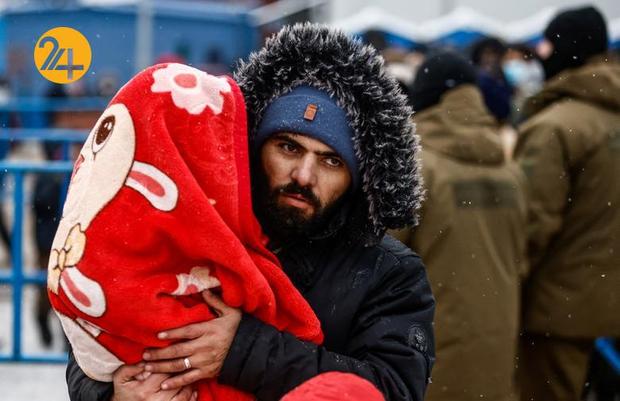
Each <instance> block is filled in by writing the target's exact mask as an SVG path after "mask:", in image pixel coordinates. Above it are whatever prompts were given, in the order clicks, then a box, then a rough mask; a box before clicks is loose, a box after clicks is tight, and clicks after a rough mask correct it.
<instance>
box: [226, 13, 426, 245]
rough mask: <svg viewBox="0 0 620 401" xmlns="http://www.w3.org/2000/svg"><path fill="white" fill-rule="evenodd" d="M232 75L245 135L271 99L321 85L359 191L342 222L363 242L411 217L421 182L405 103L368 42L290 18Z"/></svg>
mask: <svg viewBox="0 0 620 401" xmlns="http://www.w3.org/2000/svg"><path fill="white" fill-rule="evenodd" d="M235 80H236V81H237V82H238V84H239V86H240V87H241V89H242V91H243V93H244V95H245V100H246V103H247V110H248V126H249V129H250V139H251V140H252V138H253V136H254V133H255V132H256V128H257V126H258V124H259V123H260V120H261V118H262V116H263V113H264V111H265V109H266V107H267V106H268V105H269V104H270V103H271V102H272V101H273V100H274V99H275V98H277V97H279V96H281V95H283V94H285V93H287V92H289V91H291V90H292V89H293V88H294V87H296V86H299V85H302V84H305V85H311V86H313V87H316V88H318V89H322V90H325V91H327V92H328V93H329V94H330V95H332V96H333V97H334V98H335V99H336V102H337V103H338V105H339V106H340V107H342V108H343V109H344V110H345V111H346V113H347V116H348V118H349V121H350V124H351V127H352V128H353V130H354V132H355V134H354V138H353V143H354V147H355V152H356V156H357V158H358V161H359V170H360V175H361V191H362V192H363V195H364V196H361V197H356V199H361V202H363V203H364V205H363V209H365V212H362V213H359V212H358V213H353V214H352V215H353V216H357V217H355V218H356V219H360V218H362V219H363V217H361V216H364V215H365V216H366V219H365V220H366V221H363V222H359V221H356V222H350V223H353V224H354V225H355V226H357V227H359V231H360V232H359V233H358V234H362V235H364V236H365V241H366V242H367V243H369V244H370V243H376V242H377V241H379V240H380V238H381V237H382V236H383V235H384V233H385V231H386V229H388V228H390V229H391V228H401V227H403V226H405V225H415V224H417V210H418V209H419V208H420V204H421V201H422V199H423V189H422V178H421V175H420V167H419V162H418V160H417V157H416V155H417V154H418V149H419V145H418V142H419V141H418V138H417V136H416V135H415V130H414V126H413V124H412V122H411V116H412V110H411V108H410V107H409V106H408V104H407V99H406V97H405V95H404V94H403V93H402V92H401V90H400V88H399V87H398V84H397V83H396V81H395V80H394V79H393V78H391V77H389V76H388V75H387V73H386V71H385V68H384V65H383V58H382V57H381V56H380V55H379V54H378V53H377V51H376V50H375V49H374V48H373V47H371V46H366V45H364V44H362V43H361V42H360V41H359V40H355V39H352V38H350V37H348V36H346V35H345V34H344V33H343V32H341V31H339V30H335V29H332V28H329V27H327V26H325V25H319V24H312V23H304V24H295V25H293V26H287V27H284V28H283V29H282V30H281V31H280V32H278V33H277V34H275V35H274V36H272V37H271V38H270V39H268V40H267V42H266V44H265V46H264V47H263V48H262V49H261V50H260V51H258V52H254V53H252V54H251V55H250V57H249V60H248V61H247V62H243V61H241V62H240V64H239V67H238V69H237V71H236V73H235ZM356 207H359V205H356Z"/></svg>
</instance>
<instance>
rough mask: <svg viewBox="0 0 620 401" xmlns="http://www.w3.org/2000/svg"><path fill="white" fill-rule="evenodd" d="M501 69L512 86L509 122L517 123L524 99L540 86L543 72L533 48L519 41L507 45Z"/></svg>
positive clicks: (520, 118)
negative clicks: (512, 94)
mask: <svg viewBox="0 0 620 401" xmlns="http://www.w3.org/2000/svg"><path fill="white" fill-rule="evenodd" d="M502 71H503V72H504V76H505V77H506V80H507V81H508V83H509V84H510V85H511V86H512V87H513V88H514V96H513V98H512V112H511V116H510V122H511V123H512V124H513V125H517V124H518V123H520V122H522V121H521V120H522V113H521V109H522V107H523V104H524V103H525V100H526V99H528V98H529V97H531V96H534V95H535V94H536V93H538V92H539V91H540V89H541V88H542V85H543V82H544V80H545V72H544V70H543V67H542V64H541V63H540V61H539V60H538V57H537V56H536V53H535V51H534V49H531V48H530V47H528V46H527V45H526V44H521V43H517V44H513V45H510V46H508V50H507V51H506V54H505V55H504V58H503V61H502Z"/></svg>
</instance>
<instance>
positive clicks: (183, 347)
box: [142, 341, 195, 361]
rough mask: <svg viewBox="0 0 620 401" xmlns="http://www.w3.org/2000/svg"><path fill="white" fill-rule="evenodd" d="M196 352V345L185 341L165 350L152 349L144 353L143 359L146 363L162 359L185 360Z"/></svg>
mask: <svg viewBox="0 0 620 401" xmlns="http://www.w3.org/2000/svg"><path fill="white" fill-rule="evenodd" d="M194 352H195V344H194V343H193V342H192V341H183V342H179V343H176V344H172V345H169V346H167V347H164V348H151V349H148V350H146V351H145V352H144V355H142V357H143V358H144V360H145V361H156V360H162V359H175V358H183V357H186V356H189V355H192V354H193V353H194Z"/></svg>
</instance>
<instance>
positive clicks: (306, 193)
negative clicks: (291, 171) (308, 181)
mask: <svg viewBox="0 0 620 401" xmlns="http://www.w3.org/2000/svg"><path fill="white" fill-rule="evenodd" d="M275 192H276V193H277V194H285V195H287V194H288V195H301V196H302V197H304V199H305V200H306V201H307V202H308V203H310V204H311V205H312V206H314V207H315V208H317V209H318V208H320V207H321V201H320V200H319V198H318V197H317V196H316V195H315V194H314V192H312V190H311V189H310V188H308V187H302V186H300V185H299V184H297V183H295V182H291V183H289V184H286V185H284V186H281V187H278V188H276V189H275Z"/></svg>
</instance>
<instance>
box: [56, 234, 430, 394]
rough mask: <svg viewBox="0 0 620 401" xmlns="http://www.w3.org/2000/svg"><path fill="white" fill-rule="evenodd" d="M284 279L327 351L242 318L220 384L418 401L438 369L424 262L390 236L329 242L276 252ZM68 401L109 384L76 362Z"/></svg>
mask: <svg viewBox="0 0 620 401" xmlns="http://www.w3.org/2000/svg"><path fill="white" fill-rule="evenodd" d="M277 255H278V258H279V259H280V261H281V263H282V265H283V267H284V269H285V271H286V273H287V274H288V275H289V277H290V278H291V280H292V281H293V283H294V284H295V286H296V287H297V288H298V289H299V290H300V291H301V293H302V295H303V296H304V297H305V298H306V299H307V300H308V302H309V303H310V305H311V306H312V309H313V310H314V311H315V313H316V314H317V316H318V318H319V320H320V321H321V325H322V329H323V332H324V334H325V341H324V343H323V344H322V345H321V346H318V345H315V344H312V343H309V342H304V341H300V340H298V339H297V338H295V337H294V336H292V335H290V334H288V333H282V332H279V331H277V330H276V329H275V328H274V327H272V326H270V325H268V324H265V323H263V322H261V321H259V320H257V319H256V318H254V317H252V316H250V315H244V316H243V318H242V320H241V324H240V326H239V329H238V331H237V334H236V336H235V339H234V341H233V344H232V347H231V349H230V351H229V354H228V356H227V358H226V360H225V361H224V366H223V368H222V371H221V372H220V376H219V378H218V380H219V382H220V383H223V384H228V385H231V386H233V387H236V388H238V389H241V390H245V391H248V392H250V393H253V394H255V395H256V396H257V398H258V400H260V401H275V400H279V399H280V398H281V397H282V396H283V395H284V394H286V393H287V392H288V391H290V390H291V389H293V388H294V387H296V386H297V385H299V384H301V383H303V382H304V381H306V380H307V379H310V378H311V377H314V376H316V375H317V374H320V373H322V372H327V371H340V372H350V373H354V374H357V375H359V376H361V377H364V378H366V379H367V380H369V381H371V382H372V383H373V384H374V385H375V386H377V388H378V389H379V390H380V391H381V392H382V393H383V394H384V395H385V397H386V400H387V401H410V400H411V401H414V400H415V401H422V400H423V399H424V392H425V389H426V384H427V382H428V380H429V377H430V371H431V366H432V364H433V361H434V346H433V331H432V320H433V313H434V309H435V302H434V299H433V296H432V294H431V289H430V286H429V283H428V280H427V278H426V272H425V269H424V266H423V265H422V261H421V260H420V258H419V257H418V256H417V255H415V254H413V253H412V252H411V251H410V250H409V249H408V248H406V247H405V246H404V245H402V244H401V243H400V242H398V241H396V240H395V239H393V238H391V237H389V236H385V237H384V238H383V240H382V241H381V242H380V243H379V244H378V245H375V246H371V247H364V246H362V245H359V244H358V245H351V244H344V243H343V242H341V241H335V239H334V238H329V239H326V240H322V241H314V242H312V243H310V244H305V245H304V246H299V245H298V246H295V247H294V248H289V249H280V250H278V251H277ZM67 384H68V387H69V394H70V398H71V401H90V400H108V399H109V397H110V395H111V387H112V384H111V383H107V384H103V383H97V382H94V381H93V380H92V379H90V378H88V377H87V376H86V375H85V374H84V373H83V372H82V371H81V370H80V369H79V367H78V366H77V364H76V363H75V360H74V359H73V358H71V359H70V363H69V366H68V369H67Z"/></svg>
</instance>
